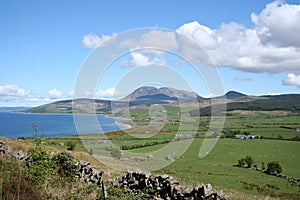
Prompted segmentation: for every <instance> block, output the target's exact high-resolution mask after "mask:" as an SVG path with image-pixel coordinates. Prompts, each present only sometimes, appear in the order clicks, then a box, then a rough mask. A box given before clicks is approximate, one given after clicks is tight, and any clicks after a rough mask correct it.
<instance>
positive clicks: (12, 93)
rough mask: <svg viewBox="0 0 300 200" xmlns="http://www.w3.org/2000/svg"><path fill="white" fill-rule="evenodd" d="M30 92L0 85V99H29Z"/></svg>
mask: <svg viewBox="0 0 300 200" xmlns="http://www.w3.org/2000/svg"><path fill="white" fill-rule="evenodd" d="M31 94H32V92H31V91H27V90H25V89H23V88H20V87H19V86H17V85H0V97H1V98H2V99H17V98H24V97H29V96H30V95H31Z"/></svg>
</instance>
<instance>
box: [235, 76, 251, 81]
mask: <svg viewBox="0 0 300 200" xmlns="http://www.w3.org/2000/svg"><path fill="white" fill-rule="evenodd" d="M234 80H235V81H240V82H245V81H253V79H252V78H248V77H243V76H237V77H235V78H234Z"/></svg>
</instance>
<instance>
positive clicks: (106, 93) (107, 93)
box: [95, 88, 121, 99]
mask: <svg viewBox="0 0 300 200" xmlns="http://www.w3.org/2000/svg"><path fill="white" fill-rule="evenodd" d="M120 95H121V93H120V92H118V91H117V90H116V89H115V88H108V89H106V90H99V91H98V92H96V94H95V97H96V98H99V99H116V98H118V97H119V96H120Z"/></svg>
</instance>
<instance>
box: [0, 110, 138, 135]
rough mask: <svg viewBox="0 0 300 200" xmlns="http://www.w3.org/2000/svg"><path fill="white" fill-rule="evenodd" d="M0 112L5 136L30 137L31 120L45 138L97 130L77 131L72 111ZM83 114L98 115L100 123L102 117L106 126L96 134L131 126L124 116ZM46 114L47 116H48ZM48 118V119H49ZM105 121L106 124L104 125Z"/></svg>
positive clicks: (2, 131) (2, 130)
mask: <svg viewBox="0 0 300 200" xmlns="http://www.w3.org/2000/svg"><path fill="white" fill-rule="evenodd" d="M0 113H1V115H2V116H0V117H5V120H4V121H3V122H4V123H5V124H6V125H7V127H6V126H2V129H1V128H0V130H1V136H2V137H6V138H20V137H25V138H31V137H32V135H31V134H30V133H31V132H32V131H33V130H32V122H34V123H36V124H37V125H38V127H39V131H40V132H41V133H43V134H44V137H45V138H51V137H59V136H72V135H78V134H80V135H82V134H85V135H86V134H94V133H97V131H95V132H94V131H92V129H91V131H88V130H87V132H82V133H78V131H77V129H76V125H75V124H74V119H73V117H72V115H73V114H72V113H26V112H0ZM75 115H77V114H75ZM79 115H80V114H79ZM83 115H91V116H95V117H97V118H98V117H99V118H98V121H99V122H100V123H101V122H102V121H101V119H102V118H104V121H103V122H102V123H104V126H106V127H107V128H102V130H103V129H104V130H103V131H100V132H98V133H97V134H105V133H108V132H112V131H118V130H127V129H130V128H132V126H131V125H130V124H127V123H126V122H127V121H128V120H129V119H126V118H120V117H112V116H108V115H105V114H96V115H95V114H83ZM47 116H49V117H50V118H49V117H47ZM51 116H52V117H51ZM56 116H57V117H56ZM63 116H65V117H63ZM45 119H46V120H45ZM48 119H50V121H49V120H48ZM105 119H106V120H105ZM5 121H7V122H5ZM56 121H57V122H58V126H57V125H56ZM106 123H107V125H108V126H107V125H105V124H106ZM49 124H51V127H50V129H49V127H48V126H49ZM53 124H54V125H53ZM64 124H66V125H64ZM72 124H74V125H72ZM109 124H110V125H109ZM12 127H13V128H12ZM53 127H54V128H53ZM109 127H111V128H109ZM95 130H97V129H95Z"/></svg>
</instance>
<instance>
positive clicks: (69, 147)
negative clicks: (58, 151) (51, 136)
mask: <svg viewBox="0 0 300 200" xmlns="http://www.w3.org/2000/svg"><path fill="white" fill-rule="evenodd" d="M66 145H67V150H70V151H74V149H75V147H76V145H77V141H68V142H67V143H66Z"/></svg>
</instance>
